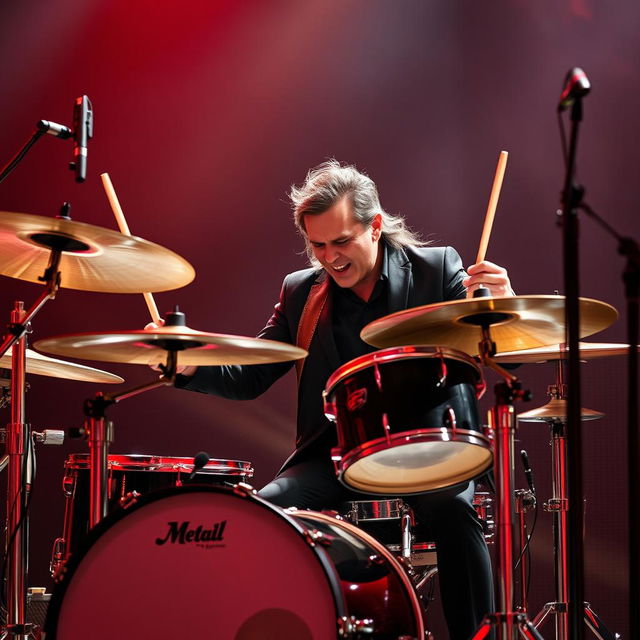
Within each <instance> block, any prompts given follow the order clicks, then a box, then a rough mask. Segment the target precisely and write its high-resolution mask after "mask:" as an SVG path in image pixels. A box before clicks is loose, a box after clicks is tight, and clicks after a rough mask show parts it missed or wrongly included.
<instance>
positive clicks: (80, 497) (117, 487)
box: [50, 453, 253, 574]
mask: <svg viewBox="0 0 640 640" xmlns="http://www.w3.org/2000/svg"><path fill="white" fill-rule="evenodd" d="M192 470H193V458H174V457H162V456H148V455H110V456H109V458H108V464H107V471H108V477H107V502H108V505H107V512H108V513H111V512H112V511H114V510H116V509H119V508H121V507H122V506H125V505H126V504H127V502H128V501H129V500H131V499H133V498H135V497H136V496H140V495H143V494H146V493H149V492H150V491H154V490H156V489H165V488H167V487H171V486H175V487H179V486H180V485H181V484H182V482H183V480H186V479H187V478H188V477H189V475H190V474H191V471H192ZM252 476H253V468H252V466H251V463H250V462H245V461H244V460H216V459H211V460H209V462H208V463H207V464H206V465H205V466H204V467H203V468H202V469H200V470H199V471H198V472H197V473H196V475H195V477H194V479H193V480H192V481H191V482H193V483H206V484H221V483H224V482H227V483H230V484H236V483H238V482H246V481H247V480H248V479H249V478H251V477H252ZM89 484H90V482H89V454H88V453H74V454H71V455H70V456H69V457H68V458H67V460H66V461H65V463H64V478H63V480H62V490H63V492H64V495H65V508H64V528H63V533H62V537H61V538H56V540H55V542H54V545H53V553H52V557H51V566H50V569H51V573H52V574H55V572H56V571H57V570H58V568H59V567H60V565H61V564H62V563H63V562H64V561H65V560H67V558H68V557H69V556H70V554H71V553H72V552H73V551H74V550H75V549H77V547H78V544H79V542H80V541H81V540H83V539H84V538H85V536H86V535H87V533H88V531H89Z"/></svg>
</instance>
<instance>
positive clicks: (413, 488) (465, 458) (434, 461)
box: [341, 429, 493, 495]
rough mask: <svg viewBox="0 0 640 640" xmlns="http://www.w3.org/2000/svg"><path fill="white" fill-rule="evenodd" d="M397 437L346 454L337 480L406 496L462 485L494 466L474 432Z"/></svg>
mask: <svg viewBox="0 0 640 640" xmlns="http://www.w3.org/2000/svg"><path fill="white" fill-rule="evenodd" d="M398 436H399V437H398ZM398 436H396V437H395V438H393V437H392V438H391V439H390V440H391V442H389V440H384V441H383V442H381V443H378V444H379V450H376V448H377V446H376V443H368V445H369V446H368V447H362V448H361V449H360V450H359V451H356V452H352V454H351V455H348V456H346V457H345V460H344V461H343V465H344V468H345V471H344V473H343V475H342V477H341V480H342V481H343V482H344V483H345V484H346V485H347V486H348V487H350V488H353V489H356V490H358V491H364V492H366V493H375V494H380V495H389V494H391V495H392V494H401V495H409V494H413V493H422V492H424V491H435V490H438V489H444V488H448V487H452V486H455V485H458V484H462V483H463V482H467V481H469V480H472V479H474V478H477V477H478V476H480V475H482V473H484V472H485V471H487V470H488V469H489V467H490V466H491V464H492V462H493V453H492V451H491V448H490V443H489V440H488V439H487V438H486V437H485V436H483V435H482V434H480V433H478V432H475V431H467V432H464V433H463V432H462V431H461V430H457V431H456V432H453V431H449V430H446V429H426V430H420V431H414V432H411V433H407V434H404V435H402V434H398ZM401 442H406V443H407V444H400V443H401ZM389 445H391V446H389Z"/></svg>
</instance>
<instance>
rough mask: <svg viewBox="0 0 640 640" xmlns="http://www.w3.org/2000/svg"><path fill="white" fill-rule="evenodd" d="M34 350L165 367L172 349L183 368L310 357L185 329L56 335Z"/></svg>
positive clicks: (276, 345)
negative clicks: (168, 353) (164, 364)
mask: <svg viewBox="0 0 640 640" xmlns="http://www.w3.org/2000/svg"><path fill="white" fill-rule="evenodd" d="M34 346H35V347H36V348H38V349H39V350H40V351H46V352H47V353H53V354H56V355H63V356H71V357H76V358H85V359H88V360H103V361H105V362H125V363H129V364H146V365H157V364H161V363H164V362H165V360H166V357H167V352H168V351H178V365H216V364H266V363H271V362H286V361H288V360H298V359H299V358H304V357H305V356H306V355H307V352H306V351H305V350H304V349H300V348H299V347H295V346H293V345H291V344H286V343H284V342H276V341H275V340H262V339H260V338H248V337H245V336H232V335H226V334H222V333H206V332H204V331H196V330H195V329H190V328H189V327H185V326H164V327H158V328H157V329H153V330H150V331H147V330H144V329H136V330H132V331H117V332H104V333H79V334H72V335H65V336H56V337H53V338H45V339H44V340H38V341H37V342H36V343H35V344H34Z"/></svg>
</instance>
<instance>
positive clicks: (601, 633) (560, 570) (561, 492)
mask: <svg viewBox="0 0 640 640" xmlns="http://www.w3.org/2000/svg"><path fill="white" fill-rule="evenodd" d="M564 365H565V363H564V361H563V360H558V362H557V365H556V384H555V385H551V386H549V395H550V396H551V397H552V398H554V399H564V397H565V390H566V385H565V384H564ZM597 417H600V415H598V416H597ZM583 419H584V418H583ZM520 420H522V421H526V420H527V418H520ZM544 422H547V424H548V425H549V430H550V433H551V467H552V482H551V489H552V493H553V497H552V498H551V499H550V500H549V501H548V502H546V503H545V505H544V509H545V511H548V512H550V513H552V514H553V555H554V560H555V591H556V594H555V595H556V598H555V601H553V602H547V603H546V604H545V605H544V607H543V608H542V610H541V611H540V612H539V613H538V615H537V616H536V617H535V618H534V619H533V624H534V626H535V627H536V629H538V628H540V627H541V626H542V624H543V623H544V622H545V620H546V619H547V617H548V616H549V615H550V614H553V616H554V618H555V637H556V640H569V609H568V599H569V584H568V573H569V565H568V541H567V518H568V512H569V509H570V503H569V493H568V488H567V465H568V458H567V434H566V419H564V420H563V419H560V418H555V417H552V418H546V419H544ZM583 606H584V622H585V624H586V626H587V628H588V629H590V630H591V632H592V633H593V635H594V636H595V637H596V638H598V639H599V640H616V639H617V638H620V637H621V636H620V635H619V634H617V633H612V632H611V631H609V629H607V627H606V626H605V625H604V624H603V623H602V621H601V620H600V618H599V617H598V615H597V614H596V613H595V611H593V609H592V608H591V605H590V604H589V603H588V602H584V605H583Z"/></svg>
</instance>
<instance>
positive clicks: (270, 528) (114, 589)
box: [44, 486, 345, 640]
mask: <svg viewBox="0 0 640 640" xmlns="http://www.w3.org/2000/svg"><path fill="white" fill-rule="evenodd" d="M64 573H65V575H64V579H63V581H62V582H61V583H60V584H58V585H57V586H56V588H55V589H54V592H53V596H52V600H51V606H50V608H49V615H48V616H47V621H46V623H45V636H44V637H45V638H46V640H52V639H54V638H57V639H58V640H86V638H91V640H114V639H115V638H118V640H146V639H149V640H151V639H153V640H162V639H165V638H166V639H167V640H168V639H171V640H173V639H175V638H215V639H216V640H258V639H260V640H270V639H271V638H274V639H275V638H295V639H296V640H312V639H313V640H335V639H336V634H337V631H336V630H337V620H338V618H340V617H341V616H343V615H345V612H344V611H343V606H342V602H341V599H340V597H339V596H336V594H338V593H339V590H340V586H339V579H338V578H337V575H336V573H335V571H334V569H333V567H332V566H331V565H330V563H329V562H327V560H326V556H325V555H324V554H323V553H321V552H319V551H318V547H314V546H310V545H309V543H308V541H307V539H306V538H305V528H304V527H303V526H302V525H300V524H298V523H297V522H296V521H295V520H294V519H293V518H292V517H291V516H289V515H287V514H285V513H284V512H283V511H282V510H280V509H278V508H277V507H273V506H271V505H269V504H268V503H267V502H266V501H264V500H262V499H260V498H258V497H256V496H254V495H252V494H249V495H247V494H246V493H245V494H244V495H238V494H237V493H235V492H234V491H233V490H231V489H227V488H224V487H204V486H193V487H183V488H180V489H168V490H164V491H158V492H156V493H154V494H152V495H149V496H145V497H143V498H142V499H141V500H140V501H139V502H138V504H136V505H135V506H133V507H131V508H130V509H127V510H125V509H123V510H121V511H120V512H119V513H117V514H114V515H112V516H109V517H108V518H106V519H105V520H104V521H103V522H102V523H100V525H99V526H98V527H96V529H95V530H94V531H93V532H92V533H91V534H90V536H89V539H88V540H87V546H85V549H84V553H82V552H79V553H78V554H77V556H76V557H75V558H72V559H71V561H70V563H69V565H68V568H67V570H66V572H64Z"/></svg>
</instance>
